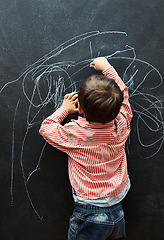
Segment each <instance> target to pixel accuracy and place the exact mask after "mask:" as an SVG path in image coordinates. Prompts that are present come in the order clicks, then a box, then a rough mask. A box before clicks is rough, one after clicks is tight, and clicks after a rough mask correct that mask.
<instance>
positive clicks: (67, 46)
mask: <svg viewBox="0 0 164 240" xmlns="http://www.w3.org/2000/svg"><path fill="white" fill-rule="evenodd" d="M111 35H118V37H119V36H122V37H127V34H126V32H121V31H105V32H100V31H93V32H88V33H84V34H81V35H78V36H76V37H73V38H72V39H70V40H68V41H66V42H64V43H62V44H61V45H60V46H58V47H56V48H55V49H53V50H52V51H51V52H49V53H48V54H46V55H45V56H43V57H41V58H40V59H39V60H38V61H36V62H35V63H33V64H32V65H30V66H28V67H27V69H26V70H25V71H24V72H23V73H22V74H21V75H20V77H19V78H17V79H15V80H13V81H10V82H7V83H5V84H4V85H3V86H2V87H1V89H0V94H1V93H2V92H3V91H4V90H5V89H6V88H7V87H8V86H9V85H12V84H14V83H19V84H20V85H21V86H22V93H23V95H24V97H25V98H26V100H27V102H28V111H27V114H26V129H25V134H24V138H23V141H22V144H21V155H20V165H21V171H22V176H23V180H24V186H25V190H26V194H27V197H28V199H29V202H30V204H31V207H32V209H33V210H34V212H35V213H36V215H37V217H38V218H39V219H40V220H42V219H43V216H41V214H39V213H38V211H37V210H36V207H35V206H34V204H33V201H32V198H31V195H30V191H29V189H28V183H29V181H30V180H31V179H32V177H33V176H34V175H35V174H37V173H38V171H40V162H41V159H42V155H43V152H44V150H45V147H46V143H44V145H43V147H42V150H41V152H40V156H39V158H38V159H37V162H36V167H35V168H33V169H32V170H31V172H30V174H28V176H26V174H25V164H24V157H23V156H24V149H25V146H26V144H28V139H27V136H28V133H29V131H30V130H31V129H33V127H34V126H36V125H37V126H39V125H40V124H41V122H42V121H43V119H44V118H45V116H44V115H43V114H42V110H43V109H45V108H46V107H47V106H48V105H52V106H53V111H55V110H56V109H57V108H59V107H60V106H61V103H62V101H63V97H64V95H65V94H67V93H69V92H75V91H78V87H79V86H80V84H81V83H82V81H83V79H78V78H77V77H76V76H77V75H79V74H80V73H81V72H82V71H84V70H86V69H88V68H89V66H90V62H91V61H93V59H94V58H96V57H98V56H101V54H102V53H101V50H99V49H98V50H97V49H96V50H95V48H94V45H95V40H96V39H97V37H100V36H102V39H103V36H111ZM109 40H110V39H109ZM85 41H88V52H89V54H88V57H87V58H85V57H84V58H83V59H82V60H80V61H76V59H72V60H70V59H69V60H67V59H64V60H62V61H61V60H59V59H60V56H61V55H62V54H65V52H66V51H67V50H72V49H73V48H74V47H75V46H78V48H80V44H81V43H82V42H85ZM100 44H103V40H102V41H101V42H100ZM105 50H106V55H105V57H106V58H107V59H108V60H109V62H110V63H111V64H112V61H122V63H124V64H126V67H125V70H124V72H123V75H122V76H121V77H122V79H123V81H124V82H125V84H126V85H127V86H128V87H129V92H130V103H131V107H132V110H133V114H134V116H135V117H136V122H135V124H136V133H135V134H137V137H138V143H139V145H140V146H141V147H143V148H144V149H145V151H147V149H149V150H150V149H153V150H152V151H150V154H149V155H148V156H147V155H145V156H141V157H143V158H150V157H152V156H155V155H156V154H157V153H158V152H159V151H160V150H161V148H162V146H163V141H164V134H163V132H164V121H163V116H162V111H163V100H161V99H160V98H159V97H158V96H155V95H153V90H155V89H156V88H159V87H160V86H163V78H162V76H161V74H160V72H159V71H158V69H156V68H155V67H154V66H153V65H152V64H151V63H148V62H146V61H144V60H143V59H138V58H137V55H136V52H135V49H134V48H133V47H131V46H128V45H125V46H124V48H123V49H117V50H116V51H114V52H110V53H109V52H108V49H105ZM77 55H78V53H77ZM116 69H117V68H116ZM141 72H142V74H141ZM152 74H155V80H154V82H153V86H151V84H150V83H149V78H151V75H152ZM141 76H142V77H141ZM75 79H76V80H75ZM29 83H30V88H29V85H28V84H29ZM43 89H44V91H43ZM43 92H44V94H43ZM151 92H152V94H151ZM142 103H144V104H142ZM20 104H21V99H18V101H17V105H16V107H15V113H14V116H13V131H12V142H11V145H12V147H11V149H12V153H11V156H12V159H11V187H10V192H11V205H13V204H14V196H13V185H14V149H15V124H16V116H17V112H18V109H19V106H20ZM34 110H35V111H34ZM49 114H51V113H47V115H49ZM140 125H142V131H143V130H144V132H145V133H147V134H150V136H151V135H152V134H153V135H154V134H155V133H157V136H156V138H155V139H156V140H153V139H154V138H152V141H151V140H150V141H149V142H146V141H147V140H146V138H145V137H144V134H143V133H142V132H141V128H140ZM34 134H38V132H37V133H34ZM132 134H133V131H132ZM132 134H131V135H130V137H129V139H128V141H127V144H126V147H127V152H128V154H130V148H129V146H130V143H131V139H132V138H133V135H132ZM38 137H41V136H39V134H38Z"/></svg>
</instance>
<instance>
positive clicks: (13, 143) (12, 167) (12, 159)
mask: <svg viewBox="0 0 164 240" xmlns="http://www.w3.org/2000/svg"><path fill="white" fill-rule="evenodd" d="M19 102H20V99H19V100H18V102H17V105H16V108H15V113H14V120H13V130H12V145H11V146H12V156H11V182H10V195H11V206H13V203H14V197H13V183H14V151H15V122H16V114H17V110H18V106H19Z"/></svg>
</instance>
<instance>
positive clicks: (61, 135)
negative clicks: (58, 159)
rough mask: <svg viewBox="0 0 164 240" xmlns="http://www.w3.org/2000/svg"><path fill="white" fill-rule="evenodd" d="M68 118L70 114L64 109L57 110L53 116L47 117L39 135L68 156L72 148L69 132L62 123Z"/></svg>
mask: <svg viewBox="0 0 164 240" xmlns="http://www.w3.org/2000/svg"><path fill="white" fill-rule="evenodd" d="M67 116H68V112H67V111H66V110H65V109H63V108H59V109H57V110H56V111H55V112H54V113H53V114H52V115H51V116H49V117H47V118H46V119H45V120H44V121H43V122H42V124H41V127H40V130H39V133H40V134H41V135H42V136H43V138H44V139H45V140H46V141H47V142H48V143H49V144H51V145H52V146H53V147H56V148H58V149H59V150H61V151H63V152H65V153H67V154H68V149H69V148H70V147H71V146H70V145H71V144H70V143H69V138H68V135H67V131H66V130H65V128H64V126H62V125H61V122H62V121H63V120H64V119H65V118H66V117H67Z"/></svg>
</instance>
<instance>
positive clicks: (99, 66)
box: [90, 57, 111, 71]
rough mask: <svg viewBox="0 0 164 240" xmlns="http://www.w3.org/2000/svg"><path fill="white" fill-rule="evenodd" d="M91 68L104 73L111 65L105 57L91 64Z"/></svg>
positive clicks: (96, 59)
mask: <svg viewBox="0 0 164 240" xmlns="http://www.w3.org/2000/svg"><path fill="white" fill-rule="evenodd" d="M90 65H91V67H94V69H95V70H98V71H104V70H105V69H107V68H108V67H110V66H111V65H110V63H109V62H108V60H107V59H106V58H105V57H98V58H95V60H94V61H93V62H92V63H91V64H90Z"/></svg>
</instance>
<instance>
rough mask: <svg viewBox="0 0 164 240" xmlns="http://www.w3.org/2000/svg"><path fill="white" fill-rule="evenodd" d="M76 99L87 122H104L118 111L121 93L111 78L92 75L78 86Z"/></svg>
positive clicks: (113, 117) (110, 119)
mask: <svg viewBox="0 0 164 240" xmlns="http://www.w3.org/2000/svg"><path fill="white" fill-rule="evenodd" d="M78 100H79V104H80V106H81V108H82V110H83V112H84V114H85V117H86V119H87V121H88V122H98V123H102V124H105V123H108V122H110V121H112V120H113V119H115V118H116V116H117V114H118V113H119V110H120V107H121V105H122V101H123V93H122V91H121V90H120V88H119V86H118V85H117V83H116V82H115V81H114V80H113V79H109V78H107V77H105V76H101V75H92V76H91V77H89V78H87V79H86V80H85V81H84V82H83V83H82V85H81V86H80V89H79V93H78Z"/></svg>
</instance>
